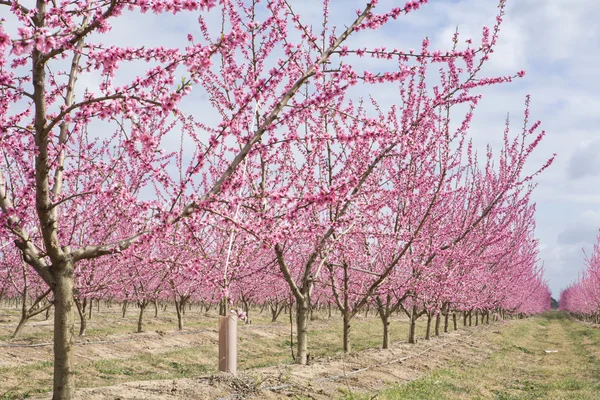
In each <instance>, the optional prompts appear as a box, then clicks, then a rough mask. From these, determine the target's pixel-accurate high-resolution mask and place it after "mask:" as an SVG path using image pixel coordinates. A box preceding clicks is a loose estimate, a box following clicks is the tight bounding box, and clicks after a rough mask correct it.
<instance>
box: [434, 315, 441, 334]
mask: <svg viewBox="0 0 600 400" xmlns="http://www.w3.org/2000/svg"><path fill="white" fill-rule="evenodd" d="M440 313H441V311H438V313H437V315H436V316H435V336H440V323H441V322H442V314H440Z"/></svg>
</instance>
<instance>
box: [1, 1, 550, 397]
mask: <svg viewBox="0 0 600 400" xmlns="http://www.w3.org/2000/svg"><path fill="white" fill-rule="evenodd" d="M385 3H386V2H385V1H375V0H372V1H369V2H365V4H364V6H363V8H361V9H359V10H358V11H357V12H356V13H352V12H351V13H348V12H347V11H348V10H347V9H346V8H344V7H338V6H334V5H333V3H331V4H330V2H329V1H328V0H325V1H323V2H322V4H321V5H322V13H317V16H316V17H315V14H314V12H312V13H311V12H310V10H306V9H304V10H303V11H306V12H304V14H305V15H309V17H302V16H301V13H300V12H298V10H297V9H295V8H294V7H301V6H300V5H295V6H292V5H291V4H290V2H288V1H286V0H271V1H268V2H259V1H258V0H252V1H250V0H249V1H243V0H239V1H229V0H226V1H220V2H219V4H218V5H217V2H216V1H209V0H202V1H180V0H151V1H148V0H144V1H131V0H128V1H120V0H110V1H106V0H89V1H85V2H63V3H61V4H59V5H57V4H55V3H49V2H44V1H38V2H37V3H36V6H35V7H34V8H33V9H28V8H27V7H25V6H24V5H22V4H21V3H20V2H17V1H7V2H0V7H3V8H4V10H6V11H7V12H6V13H3V14H2V15H7V19H6V20H2V21H1V24H0V134H1V135H2V137H1V141H0V148H1V150H2V157H1V158H0V210H1V213H0V237H2V256H1V258H0V261H1V263H0V277H1V279H0V282H2V287H1V288H0V290H1V291H2V292H1V293H2V296H3V297H9V298H11V297H13V298H14V297H24V298H30V299H33V302H34V303H35V302H36V300H39V301H38V302H37V303H35V304H34V306H29V305H26V306H25V308H24V309H23V313H24V320H26V319H27V317H28V315H30V314H33V313H36V312H38V311H40V310H41V309H43V308H44V307H50V306H52V307H53V309H54V364H53V365H54V398H55V399H71V398H73V396H74V393H75V392H74V390H75V389H74V388H75V386H74V373H73V345H74V336H75V332H74V324H75V319H76V312H77V311H76V310H79V311H80V315H81V314H83V313H84V311H85V307H86V304H87V305H88V307H89V304H91V302H92V299H104V300H107V301H109V300H115V301H120V302H135V303H137V304H138V305H139V308H140V312H141V314H140V329H142V326H141V324H142V321H143V311H144V310H145V309H146V307H147V306H148V304H150V303H152V302H156V301H167V300H168V299H171V300H173V301H175V302H176V304H177V307H178V310H179V309H181V308H182V307H184V306H185V304H186V303H188V304H189V303H190V302H205V303H206V302H208V303H212V304H215V303H220V304H221V311H222V313H225V314H228V313H230V312H231V311H234V312H236V310H230V308H231V307H230V306H231V304H232V303H235V302H238V303H239V302H241V303H245V304H249V303H253V304H260V305H263V306H264V305H265V304H269V305H270V307H273V308H274V310H275V311H274V312H275V313H277V310H278V309H279V308H280V307H282V305H283V304H288V306H289V305H290V304H291V303H294V305H295V310H296V315H295V320H296V328H297V329H296V335H297V337H296V343H297V359H298V362H299V363H301V364H305V363H306V362H307V355H308V349H309V343H308V338H309V331H310V324H309V320H310V318H309V313H310V310H311V308H312V307H314V306H315V305H317V304H321V305H323V304H332V305H334V306H335V307H337V308H338V309H339V310H340V312H341V314H342V317H343V321H344V324H343V326H344V328H343V334H342V336H343V341H344V348H345V349H346V350H349V348H350V343H351V341H350V338H351V331H350V326H351V321H352V319H353V318H355V317H356V315H357V313H359V312H360V311H361V310H364V309H365V308H367V307H375V308H376V309H377V310H378V314H379V316H380V318H381V321H382V324H383V331H384V337H383V343H384V346H387V343H388V339H387V336H388V334H387V327H388V324H389V318H390V316H391V315H392V314H393V313H394V312H396V311H398V310H404V312H406V314H407V315H408V316H409V317H410V319H411V325H412V326H414V323H415V321H416V320H417V319H418V318H419V317H421V316H424V315H427V316H428V318H429V319H430V320H431V318H434V317H436V316H439V315H444V316H447V315H450V313H456V312H463V313H471V314H473V313H476V315H486V318H487V316H488V315H489V314H490V313H492V314H502V313H513V314H515V313H518V314H531V313H537V312H540V311H542V310H544V309H546V308H547V307H548V306H549V303H550V296H549V290H548V287H547V285H546V284H545V282H544V280H543V277H542V270H541V269H540V267H539V266H538V242H537V240H536V239H535V238H534V227H535V220H534V213H535V205H534V204H533V203H532V201H531V193H532V191H533V189H534V186H535V185H534V184H533V183H532V179H533V178H534V177H535V176H536V175H537V174H538V173H540V172H541V171H542V170H544V169H545V168H546V167H548V166H549V165H550V163H551V162H552V158H550V159H548V160H547V161H543V162H541V163H539V165H530V164H531V163H529V164H527V165H526V162H527V160H528V159H530V158H531V157H530V156H531V154H532V152H533V151H534V150H535V148H536V147H537V146H538V144H539V143H540V141H541V140H542V139H543V137H544V132H543V131H539V125H540V123H539V122H532V121H530V115H529V114H530V113H529V98H528V97H527V99H526V101H525V113H524V118H523V120H522V121H519V122H518V128H517V129H516V130H515V129H514V128H512V129H511V124H510V121H508V120H507V121H506V126H505V127H504V129H502V127H500V129H499V130H498V134H495V133H492V132H493V129H490V132H489V133H488V132H486V134H487V136H488V137H489V141H491V142H494V143H498V145H495V146H488V147H487V148H486V149H485V150H484V151H481V150H479V151H477V149H480V148H481V146H480V145H476V144H474V142H473V137H474V135H473V134H472V133H471V132H470V128H471V125H472V124H473V118H474V113H475V111H476V109H477V106H478V105H479V104H480V101H481V98H482V96H483V93H484V92H485V91H486V90H487V88H488V87H490V86H496V85H509V84H510V83H511V82H513V80H515V79H519V78H522V77H523V76H524V74H525V73H524V71H515V72H514V73H510V74H508V75H505V76H491V77H488V76H485V75H484V72H483V71H485V66H486V65H487V63H488V60H489V59H490V57H492V55H493V54H492V53H493V51H494V48H495V46H496V43H497V41H498V35H499V33H500V28H501V25H502V22H503V18H504V11H505V7H506V1H505V0H500V1H499V2H498V11H497V13H498V14H497V16H496V19H495V21H494V24H493V25H491V26H489V27H483V28H482V31H481V35H480V38H477V39H474V38H465V37H462V36H461V35H459V32H456V33H455V34H453V35H451V38H449V39H450V40H451V45H450V46H449V48H447V49H438V48H433V47H434V44H432V43H431V42H430V40H429V39H428V38H425V39H422V40H421V39H419V41H418V42H416V43H414V44H416V45H417V46H414V47H416V48H417V50H415V49H407V50H401V49H398V48H389V47H386V46H385V44H384V43H383V42H385V39H386V38H388V35H390V34H391V33H393V32H396V31H397V30H398V29H400V28H402V27H403V26H405V25H403V24H406V23H407V22H406V21H407V19H408V18H410V14H412V13H414V12H415V11H417V10H418V9H419V8H421V7H422V6H424V5H425V4H426V3H427V0H413V1H409V2H407V3H406V4H405V5H404V6H402V7H400V6H398V5H397V4H395V2H393V3H394V4H385ZM315 5H316V4H315ZM9 10H10V11H9ZM312 11H314V10H312ZM150 12H152V13H155V14H158V15H160V21H161V23H160V24H159V25H160V26H158V25H157V26H156V29H157V30H158V29H160V28H161V27H162V26H163V25H164V26H178V27H181V29H177V32H176V34H179V33H180V31H182V30H188V32H189V33H187V35H186V36H185V37H178V38H177V39H176V40H174V41H173V42H171V43H169V44H168V45H165V44H164V41H163V39H164V38H163V36H168V35H172V34H175V33H173V32H166V33H165V35H162V36H160V37H155V38H154V39H153V40H155V41H157V42H160V43H162V44H163V45H159V44H157V43H154V42H153V41H151V40H147V41H146V42H145V41H144V37H139V38H137V39H135V38H134V37H130V36H131V35H127V34H123V32H128V31H127V29H126V28H127V26H128V24H130V21H137V18H140V19H145V18H148V16H147V15H145V14H147V13H150ZM407 14H408V16H407ZM189 15H192V16H193V18H192V20H193V21H194V22H193V23H190V19H189V18H186V16H189ZM196 19H197V23H196V22H195V20H196ZM143 27H144V25H143V24H142V25H139V28H140V29H142V28H143ZM114 29H116V30H117V33H115V34H113V33H112V32H111V30H114ZM119 32H121V33H119ZM153 33H154V32H153V31H152V32H151V31H148V35H149V36H151V35H152V34H153ZM134 36H136V37H138V35H134ZM134 39H135V40H134ZM138 39H139V40H138ZM140 42H141V43H140ZM380 42H381V43H380ZM393 42H394V43H396V40H395V39H394V40H393ZM365 43H375V45H372V46H365ZM367 93H370V95H369V96H367V95H366V94H367ZM502 130H503V132H502ZM479 133H480V136H481V134H482V133H483V132H479ZM43 299H46V300H43ZM23 304H24V305H25V304H26V303H23ZM27 304H31V303H27ZM411 331H412V332H413V333H411V335H410V337H409V340H410V341H413V340H414V329H412V330H411Z"/></svg>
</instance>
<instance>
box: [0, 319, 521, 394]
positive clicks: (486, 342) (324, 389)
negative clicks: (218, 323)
mask: <svg viewBox="0 0 600 400" xmlns="http://www.w3.org/2000/svg"><path fill="white" fill-rule="evenodd" d="M2 311H5V313H4V314H2V315H3V316H0V320H2V321H0V338H2V339H5V340H3V341H0V375H2V376H3V380H2V382H0V395H1V394H2V393H5V396H6V397H5V398H15V399H16V398H24V397H26V398H35V399H50V398H51V396H50V395H49V394H48V393H45V394H40V395H38V396H37V397H36V392H37V393H40V392H42V391H44V392H45V391H47V390H49V387H50V385H51V359H52V353H51V352H52V346H51V336H49V330H50V329H51V325H50V323H49V321H44V320H36V321H32V322H30V323H29V324H28V326H27V328H26V330H25V331H24V335H23V337H22V338H21V339H20V340H17V341H10V342H9V341H8V339H7V338H8V335H9V334H10V332H11V330H12V329H14V325H15V321H16V317H15V313H14V312H12V311H9V312H6V310H0V314H1V313H2ZM135 317H136V315H135V312H131V313H130V315H129V316H128V317H127V318H125V319H122V318H120V314H119V312H118V310H112V311H111V310H104V311H103V312H102V313H100V314H98V315H95V316H94V317H93V319H92V321H90V329H89V331H88V336H86V337H83V338H78V344H77V345H76V350H75V351H76V356H75V359H76V382H77V386H78V387H79V388H81V389H79V390H78V391H77V398H78V399H83V400H85V399H89V400H92V399H94V400H96V399H99V400H108V399H111V400H116V399H120V400H133V399H148V400H152V399H156V400H158V399H242V398H256V399H274V398H287V397H292V398H312V399H330V398H340V397H341V398H353V397H354V396H355V395H360V394H362V393H376V392H378V391H379V390H382V389H385V388H386V387H389V386H390V385H395V384H398V383H402V382H409V381H412V380H414V379H417V378H420V377H422V376H424V375H426V374H427V373H428V372H430V371H431V370H433V369H436V368H440V367H445V366H448V365H450V364H452V363H456V362H464V363H468V364H471V365H476V364H477V363H478V362H480V361H483V360H485V359H486V358H487V357H488V356H489V355H490V354H491V353H492V352H494V351H495V350H497V349H496V348H495V346H494V344H493V342H492V341H491V340H490V335H494V334H496V333H499V332H500V331H501V330H503V329H505V327H506V326H508V325H510V324H511V323H514V322H503V323H495V324H493V325H489V326H488V325H480V326H479V327H471V328H462V326H461V327H460V328H461V329H459V330H458V331H451V332H449V333H447V334H442V335H441V336H440V337H434V338H432V339H431V340H429V341H426V340H424V339H421V340H419V342H418V343H417V344H416V345H409V344H408V343H406V342H405V333H406V328H407V325H408V324H407V323H406V321H405V320H403V319H401V318H397V321H395V322H394V324H393V325H392V330H391V334H392V338H393V339H396V341H393V342H392V343H391V346H390V347H391V349H389V350H382V349H378V348H376V347H377V346H378V341H379V340H380V339H379V336H380V332H379V331H380V324H377V323H376V322H378V320H377V319H376V318H375V317H374V316H369V317H368V318H366V319H365V318H361V319H358V320H357V321H356V322H355V324H354V328H353V329H354V330H353V332H352V333H353V336H352V338H353V345H354V348H355V349H356V350H355V351H353V352H351V353H350V354H347V355H344V354H343V353H342V352H341V351H340V350H341V343H340V340H339V337H340V336H341V330H340V328H341V326H338V325H340V324H339V321H338V319H339V318H333V319H331V320H329V319H328V318H319V319H317V320H315V321H312V322H311V329H312V332H313V333H312V335H311V337H310V342H309V347H311V351H312V352H313V353H312V354H314V356H313V357H311V358H312V359H311V363H310V365H309V366H298V365H294V364H293V363H292V362H291V357H290V355H289V354H290V348H289V338H290V331H289V329H290V326H289V322H288V323H286V322H285V318H286V317H284V318H282V320H281V321H278V322H276V323H270V322H269V321H268V319H267V318H266V316H265V317H261V316H255V323H253V324H252V325H242V326H240V329H239V331H240V338H239V348H240V351H239V361H240V363H239V371H240V372H239V374H238V376H237V377H236V378H232V377H230V376H228V375H225V374H220V373H218V372H217V371H216V365H214V364H215V360H216V356H217V354H216V352H217V347H216V343H217V330H216V327H215V326H214V324H215V323H214V321H215V318H214V316H212V314H204V313H199V312H198V313H197V314H194V313H193V312H189V313H188V316H187V319H188V326H187V327H186V329H185V330H184V331H174V330H173V324H174V320H173V317H172V316H170V315H169V314H168V313H167V314H164V313H163V316H162V317H161V316H159V317H158V318H153V317H152V318H147V324H146V328H147V329H146V331H145V332H143V333H139V334H135V333H132V330H133V329H134V327H135V323H134V322H135ZM423 322H424V321H421V323H422V325H423ZM461 325H462V324H461ZM419 332H420V334H421V335H422V334H423V327H422V326H421V327H420V331H419ZM50 335H51V331H50ZM32 346H33V347H32ZM173 368H176V370H177V371H176V372H174V370H173ZM26 385H29V386H28V387H29V388H30V389H31V390H25V389H24V388H25V387H26ZM6 393H8V394H9V395H8V396H7V395H6Z"/></svg>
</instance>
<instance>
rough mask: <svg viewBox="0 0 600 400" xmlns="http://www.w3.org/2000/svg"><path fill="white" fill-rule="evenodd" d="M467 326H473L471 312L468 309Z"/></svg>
mask: <svg viewBox="0 0 600 400" xmlns="http://www.w3.org/2000/svg"><path fill="white" fill-rule="evenodd" d="M469 326H473V312H472V311H469Z"/></svg>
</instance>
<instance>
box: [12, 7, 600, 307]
mask: <svg viewBox="0 0 600 400" xmlns="http://www.w3.org/2000/svg"><path fill="white" fill-rule="evenodd" d="M366 1H367V0H331V14H330V17H331V22H332V23H333V24H335V25H337V26H338V30H339V29H341V28H342V27H343V26H344V25H346V24H348V23H349V22H350V21H352V20H353V18H354V16H355V10H356V9H359V8H363V7H364V5H365V4H366ZM289 2H290V3H291V4H292V6H293V7H294V10H295V11H296V12H297V14H300V15H301V17H302V20H303V21H305V23H312V24H313V26H319V24H320V22H321V19H322V11H321V4H322V1H319V0H289ZM23 3H27V1H24V2H23ZM403 3H404V1H398V0H379V4H378V7H377V8H378V9H379V10H382V11H383V10H387V9H389V8H390V7H393V6H399V5H402V4H403ZM497 4H498V0H429V4H427V5H426V6H424V7H422V8H421V9H420V10H419V11H417V12H414V13H411V14H409V15H407V16H403V17H401V18H399V19H398V20H397V21H395V22H394V23H393V24H390V25H386V26H385V27H384V28H383V29H381V30H377V31H373V32H364V33H362V34H361V35H358V36H356V38H354V39H352V40H354V42H353V43H354V44H357V43H358V44H361V45H362V46H366V47H379V46H387V47H388V48H400V49H409V48H415V49H419V48H420V43H421V41H422V40H423V38H424V37H426V36H427V37H429V38H430V40H431V48H441V49H447V48H449V47H450V46H451V38H452V34H453V33H454V31H455V30H456V29H457V28H458V30H459V32H460V34H461V40H464V39H467V38H472V39H473V41H474V43H477V42H478V40H479V38H480V34H481V28H482V26H483V25H488V26H489V25H491V24H493V22H494V19H495V17H496V15H497ZM196 18H197V16H196V15H193V14H187V15H179V16H175V17H173V16H170V15H153V14H151V13H149V14H146V15H139V14H131V13H130V14H125V15H124V16H123V17H122V18H118V19H117V20H115V22H114V23H113V30H112V31H111V32H110V33H109V35H108V37H107V42H108V43H110V42H111V41H112V42H113V43H115V44H121V43H122V42H123V41H124V40H127V42H128V44H129V45H136V44H140V45H141V44H147V43H151V44H152V45H154V46H160V45H164V46H168V47H183V46H185V45H186V44H187V42H186V35H187V33H188V32H194V33H196V34H199V32H198V24H197V22H196ZM598 21H600V1H598V0H508V1H507V8H506V15H505V17H504V23H503V25H502V28H501V32H500V40H499V43H498V46H497V47H496V51H495V53H494V54H493V55H492V58H491V60H490V62H489V63H488V64H487V65H486V67H485V68H484V70H483V74H482V76H498V75H514V74H515V73H516V72H517V71H520V70H525V71H526V72H527V75H526V76H525V78H523V79H520V80H518V81H517V82H514V83H512V84H509V85H501V86H496V87H490V88H487V89H485V90H482V91H481V93H482V94H483V96H484V97H483V100H482V102H481V103H480V105H479V107H478V109H477V112H476V114H475V118H474V121H473V123H472V124H471V132H470V134H471V136H472V137H473V138H474V143H475V145H476V148H479V149H484V148H485V146H486V144H487V143H490V144H491V145H492V146H497V145H499V144H500V140H501V138H502V132H503V129H504V121H505V119H506V117H507V115H510V117H511V120H512V121H514V123H515V129H518V126H519V124H520V123H521V118H522V115H523V110H524V99H525V96H526V95H527V94H530V95H531V96H532V104H531V117H532V118H531V119H532V120H541V121H542V128H543V129H544V130H545V131H546V132H547V135H546V137H545V138H544V140H543V141H542V143H541V144H540V146H539V147H538V149H536V151H535V153H534V154H533V157H532V158H531V159H530V162H529V164H528V167H527V168H528V171H529V172H532V171H534V170H536V169H537V168H539V167H540V166H541V165H543V164H544V163H545V162H546V160H547V159H548V158H549V157H551V156H552V155H553V154H554V153H556V154H557V158H556V160H555V162H554V164H553V165H552V166H551V167H550V168H549V169H548V170H546V171H544V173H543V174H542V175H541V176H539V177H538V178H537V179H536V182H537V184H538V187H537V189H536V190H535V192H534V197H533V199H534V201H535V202H536V203H537V216H536V220H537V228H536V235H537V237H538V238H539V240H540V259H541V262H543V263H544V267H545V276H546V279H547V280H548V282H549V284H550V287H551V290H552V292H553V295H554V297H558V296H559V294H560V290H561V289H562V288H564V287H566V286H567V285H568V284H569V283H571V282H573V281H574V280H575V279H577V276H578V274H579V272H580V271H581V270H582V269H583V268H584V267H585V263H584V255H583V251H582V249H585V250H586V251H588V252H589V251H590V250H591V249H592V246H593V244H594V243H595V242H596V235H597V233H598V229H599V228H600V184H599V183H600V132H598V130H599V129H600V112H599V110H600V96H599V95H598V93H599V92H600V80H599V79H598V77H599V73H598V72H597V71H598V67H597V66H598V65H600V22H598ZM210 22H211V23H213V24H219V23H220V20H219V18H215V19H214V21H210ZM5 28H6V29H7V30H10V28H11V27H10V21H9V22H7V23H6V26H5ZM13 28H14V27H13ZM361 62H364V64H365V65H364V66H365V67H373V65H374V64H373V63H374V61H372V60H369V59H364V60H363V61H361ZM139 72H140V71H138V70H135V68H131V69H130V70H129V74H130V75H132V76H135V75H137V74H138V73H139ZM82 79H92V80H90V81H88V82H83V83H84V84H85V85H90V86H93V85H94V84H97V82H93V77H92V78H82ZM382 95H383V96H382V97H383V98H385V99H386V101H388V102H393V101H394V93H390V94H389V95H388V96H387V97H386V96H385V95H386V94H385V93H383V94H382ZM198 101H201V99H199V100H198Z"/></svg>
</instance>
